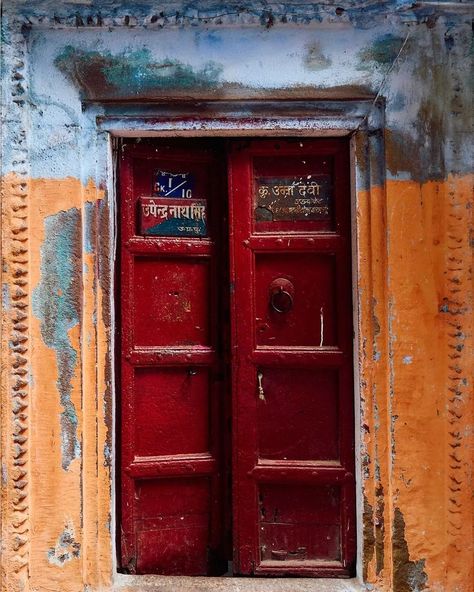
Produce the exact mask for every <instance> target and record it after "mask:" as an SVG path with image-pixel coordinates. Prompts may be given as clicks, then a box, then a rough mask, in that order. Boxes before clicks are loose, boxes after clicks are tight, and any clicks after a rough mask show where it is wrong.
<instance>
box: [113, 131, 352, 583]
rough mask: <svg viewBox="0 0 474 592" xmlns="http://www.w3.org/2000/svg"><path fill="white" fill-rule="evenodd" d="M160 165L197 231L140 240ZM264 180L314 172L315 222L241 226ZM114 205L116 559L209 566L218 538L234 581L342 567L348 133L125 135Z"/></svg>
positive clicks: (347, 481)
mask: <svg viewBox="0 0 474 592" xmlns="http://www.w3.org/2000/svg"><path fill="white" fill-rule="evenodd" d="M226 154H227V156H228V161H227V167H228V172H229V179H230V188H229V200H230V206H231V207H230V212H229V220H227V219H226V207H225V206H226V201H227V199H228V192H227V189H226V188H225V186H224V185H223V184H222V170H223V165H225V164H226V163H225V162H224V158H225V156H226ZM157 169H163V170H166V171H168V172H192V173H194V175H195V177H196V186H195V195H194V197H196V198H197V199H207V200H208V210H209V225H208V227H209V235H208V236H207V237H202V238H195V237H194V238H189V237H182V238H172V237H163V236H147V237H142V236H139V235H138V234H137V231H138V228H139V221H138V219H137V215H138V208H137V200H138V198H139V197H140V196H147V195H150V191H151V186H152V177H153V173H154V172H155V171H156V170H157ZM321 175H323V177H321ZM278 178H281V179H289V178H295V179H296V178H299V179H303V180H304V179H309V180H312V179H322V178H324V179H325V181H324V182H325V183H326V184H328V183H330V187H331V189H330V193H331V200H330V207H329V213H328V215H327V217H326V218H325V219H319V220H314V219H304V217H302V216H301V215H300V216H299V218H300V219H298V220H292V219H286V220H282V219H277V220H276V221H270V220H264V221H262V220H261V219H260V218H259V219H258V220H257V219H255V216H254V209H255V206H256V204H255V201H254V196H255V194H256V191H257V189H258V187H257V180H259V179H260V180H261V179H266V180H268V179H270V180H271V179H273V180H275V179H278ZM258 182H261V181H258ZM265 182H266V183H267V182H272V181H265ZM327 186H328V187H329V185H327ZM120 198H121V215H120V221H121V234H120V236H121V241H120V252H119V255H120V269H121V275H120V289H121V298H120V311H119V313H120V315H119V317H120V326H121V337H120V381H121V405H120V414H121V417H120V421H121V459H120V463H121V464H120V466H121V488H120V492H119V497H120V507H121V516H120V520H121V565H122V569H124V570H125V571H130V572H134V573H135V572H136V573H161V574H180V575H206V574H209V575H211V574H219V573H222V572H223V571H225V568H226V560H227V559H230V558H231V556H232V549H231V547H233V549H234V569H235V572H236V573H238V574H245V575H247V574H257V575H303V576H348V575H350V574H352V573H353V566H354V557H355V501H354V428H353V390H352V389H353V384H352V306H351V263H350V261H351V259H350V244H351V240H350V238H351V237H350V191H349V156H348V143H347V140H345V139H338V140H311V141H308V140H301V139H297V140H296V139H295V140H284V139H283V140H251V141H242V142H241V141H234V142H229V143H228V144H227V145H224V144H223V143H220V142H217V141H210V140H209V141H205V142H204V141H189V140H187V141H186V142H182V141H171V140H169V141H164V140H162V141H159V142H158V141H153V142H152V141H149V142H143V141H142V142H140V143H135V142H129V143H126V144H125V145H124V147H123V150H122V152H121V161H120ZM277 218H278V216H277ZM227 228H228V231H229V235H230V245H231V253H230V256H229V254H228V250H227V242H226V240H225V238H224V237H225V230H226V229H227ZM228 265H229V266H230V276H231V277H230V279H231V282H230V297H229V293H228V288H227V285H228V279H227V278H228V275H227V272H226V267H227V266H228ZM278 286H280V288H278ZM282 286H284V287H285V289H287V290H289V293H291V294H290V299H291V304H290V307H291V308H290V310H289V311H288V312H285V313H281V312H278V311H276V310H274V309H272V307H271V306H270V299H271V298H275V300H274V302H279V300H278V298H281V297H282V292H281V290H283V288H282ZM272 290H273V291H272ZM275 290H276V292H275ZM279 290H280V292H279ZM229 319H230V322H231V326H232V343H231V344H228V339H227V322H228V320H229ZM230 371H231V372H232V377H233V378H232V397H231V392H230V388H229V387H228V382H227V379H228V376H229V373H230ZM259 377H260V378H259ZM259 387H260V388H259ZM231 398H232V416H231V407H230V403H231ZM231 423H232V441H231V440H230V438H229V431H228V430H229V427H230V425H231ZM231 444H232V446H231ZM231 456H232V463H231ZM231 464H232V467H233V474H232V480H233V508H232V510H231V501H230V490H229V487H228V484H229V483H230V481H231V473H230V470H231ZM232 513H233V516H232ZM231 528H233V540H232V544H231V543H230V531H231Z"/></svg>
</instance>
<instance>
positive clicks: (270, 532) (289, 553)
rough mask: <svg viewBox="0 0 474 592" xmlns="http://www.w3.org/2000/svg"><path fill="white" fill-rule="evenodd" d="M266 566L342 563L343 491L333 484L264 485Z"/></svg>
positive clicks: (262, 529)
mask: <svg viewBox="0 0 474 592" xmlns="http://www.w3.org/2000/svg"><path fill="white" fill-rule="evenodd" d="M259 510H260V531H259V534H260V536H259V544H260V553H261V561H262V563H268V564H270V565H271V563H272V562H274V563H275V564H276V565H277V566H279V565H284V564H286V565H288V564H289V565H292V564H293V565H296V564H298V563H300V564H302V565H305V564H306V565H307V564H308V563H311V562H313V563H314V564H316V565H317V563H318V562H326V561H335V562H339V561H340V560H341V515H340V514H341V499H340V490H339V488H338V487H336V486H332V485H319V486H314V485H301V484H292V485H288V484H285V485H282V484H272V485H261V486H260V488H259Z"/></svg>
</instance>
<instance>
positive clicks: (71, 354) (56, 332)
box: [33, 208, 81, 470]
mask: <svg viewBox="0 0 474 592" xmlns="http://www.w3.org/2000/svg"><path fill="white" fill-rule="evenodd" d="M44 225H45V241H44V244H43V246H42V248H41V282H40V284H39V285H38V286H37V288H36V289H35V291H34V294H33V311H34V313H35V315H36V316H37V317H38V318H39V319H40V320H41V335H42V337H43V340H44V343H45V344H46V345H47V346H48V347H50V348H52V349H54V351H55V353H56V362H57V368H58V380H57V382H56V385H57V388H58V392H59V396H60V401H61V405H62V406H63V412H62V413H61V420H60V421H61V451H62V467H63V469H64V470H68V469H69V467H70V465H71V463H72V461H73V460H74V459H76V458H79V457H80V454H81V446H80V442H79V439H78V437H77V424H78V418H77V411H76V409H75V406H74V405H73V403H72V400H71V388H72V387H71V381H72V377H73V375H74V373H75V372H76V367H77V363H78V353H77V351H76V350H75V349H74V348H73V346H72V343H71V340H70V338H69V331H70V330H71V329H72V328H73V327H75V326H76V325H78V323H79V322H80V310H81V305H80V300H81V283H80V277H81V272H80V269H81V255H80V253H81V246H80V237H81V226H80V213H79V211H78V210H77V209H75V208H73V209H71V210H68V211H63V212H59V213H58V214H56V215H55V216H51V217H49V218H46V219H45V221H44Z"/></svg>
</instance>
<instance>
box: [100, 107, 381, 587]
mask: <svg viewBox="0 0 474 592" xmlns="http://www.w3.org/2000/svg"><path fill="white" fill-rule="evenodd" d="M101 107H102V109H101V114H100V115H99V114H97V116H96V125H97V128H98V131H99V132H103V133H105V134H107V135H108V136H109V140H110V148H111V151H110V154H111V162H115V161H116V153H117V151H118V149H119V146H120V139H121V138H132V137H136V138H138V137H156V138H163V137H229V138H230V137H232V138H238V137H245V136H253V137H275V136H288V137H298V136H299V137H308V138H318V137H341V136H346V137H347V136H348V137H350V169H351V170H350V177H351V232H352V278H353V279H352V294H353V319H354V347H353V352H354V354H353V355H354V417H355V432H354V433H355V469H356V521H357V525H356V545H357V552H356V554H357V560H356V574H357V577H356V580H357V581H362V580H363V579H364V578H363V576H364V574H365V573H366V569H367V565H368V563H369V561H370V557H369V553H370V550H369V549H368V541H369V540H370V539H371V538H372V537H373V534H372V535H371V532H370V530H371V529H373V524H371V523H369V524H368V525H367V523H366V520H365V518H366V516H367V504H368V502H367V500H368V499H369V500H371V499H373V497H374V495H375V490H376V487H377V482H376V479H375V477H374V475H373V467H372V466H371V463H372V460H371V459H375V458H377V447H378V446H379V447H381V446H384V444H385V445H387V448H386V449H387V450H390V445H389V442H390V426H388V425H385V423H386V422H387V420H386V418H382V419H381V424H383V425H381V428H380V429H379V433H378V435H377V436H376V438H371V437H370V435H369V433H368V428H369V431H370V428H371V427H373V421H374V420H373V413H374V409H376V408H378V409H379V411H380V409H387V405H388V402H387V392H386V389H385V383H386V376H387V375H388V372H389V360H388V355H387V352H388V343H387V337H388V333H387V329H388V328H387V327H386V324H387V322H386V319H387V318H388V308H389V303H388V300H387V297H386V285H387V272H386V269H387V267H386V257H387V253H386V246H387V240H386V236H385V228H386V222H385V220H386V199H385V160H384V140H383V129H384V113H385V102H384V100H383V99H382V98H377V97H375V98H374V99H371V100H353V101H352V100H345V101H306V100H304V101H301V100H291V101H278V102H272V101H230V102H226V101H215V102H210V103H200V104H199V106H197V105H194V104H192V103H177V102H175V101H173V102H170V103H161V104H157V105H155V104H154V105H146V104H143V105H138V106H137V105H136V104H134V105H133V106H132V108H131V107H130V105H129V104H124V105H122V106H120V105H116V104H115V105H113V106H111V107H108V106H107V105H105V109H104V105H101ZM90 109H94V106H91V107H90ZM268 113H271V114H272V115H271V116H270V117H269V116H268V115H267V114H268ZM111 170H112V171H113V172H114V174H115V167H114V166H112V167H111ZM116 185H117V184H116V179H115V178H111V179H110V184H109V191H110V194H111V195H112V196H114V199H113V200H112V199H111V204H112V206H113V208H114V212H113V215H114V217H115V220H116V221H117V215H118V208H117V203H118V201H117V195H116V190H117V187H116ZM116 227H117V224H115V228H116ZM113 243H114V245H115V249H116V248H117V236H114V239H113ZM112 276H113V274H112ZM369 321H370V322H369ZM113 322H115V319H113ZM114 332H115V329H114V328H113V330H112V332H111V334H112V335H113V334H114ZM112 347H113V346H112ZM373 362H377V363H376V364H374V363H373ZM111 374H112V376H113V377H114V376H115V372H114V370H113V369H112V373H111ZM113 393H114V399H115V401H116V384H115V380H114V384H113ZM114 408H116V405H114ZM112 423H113V440H114V443H113V446H114V449H115V451H117V449H118V446H117V429H118V427H117V426H116V425H115V416H114V417H113V419H112ZM116 456H117V455H116ZM388 465H389V462H388V459H385V460H384V462H383V463H380V465H379V467H378V469H379V471H388V470H389V466H388ZM116 476H117V471H116V469H115V467H114V472H113V477H112V479H113V486H112V490H113V496H112V508H111V510H112V516H113V517H112V525H113V530H114V531H115V536H113V542H114V549H113V562H114V573H115V582H116V583H117V584H119V583H121V584H123V583H127V584H130V585H132V584H133V583H137V584H139V583H140V578H143V577H146V578H147V579H149V578H150V576H124V575H122V574H119V573H118V571H117V540H118V532H117V530H118V529H117V522H116V513H117V487H118V483H117V479H116ZM369 505H370V502H369ZM370 510H372V507H370ZM388 526H389V525H386V527H387V528H388ZM365 547H367V548H365ZM372 548H373V547H372ZM152 577H153V578H156V579H157V580H156V581H157V582H158V581H163V580H164V579H165V580H166V578H168V577H169V576H152ZM171 577H173V576H171ZM198 579H199V580H202V579H203V578H202V577H199V578H198ZM147 581H148V580H147ZM316 581H317V580H316ZM345 581H346V582H347V580H345Z"/></svg>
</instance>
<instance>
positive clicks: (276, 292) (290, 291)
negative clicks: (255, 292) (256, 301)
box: [270, 278, 295, 314]
mask: <svg viewBox="0 0 474 592" xmlns="http://www.w3.org/2000/svg"><path fill="white" fill-rule="evenodd" d="M294 293H295V287H294V285H293V284H292V283H291V282H290V280H287V279H286V278H277V279H276V280H273V282H272V283H271V284H270V306H271V307H272V309H273V310H274V311H275V312H278V313H283V314H286V313H288V312H290V310H291V309H292V308H293V296H294Z"/></svg>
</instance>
